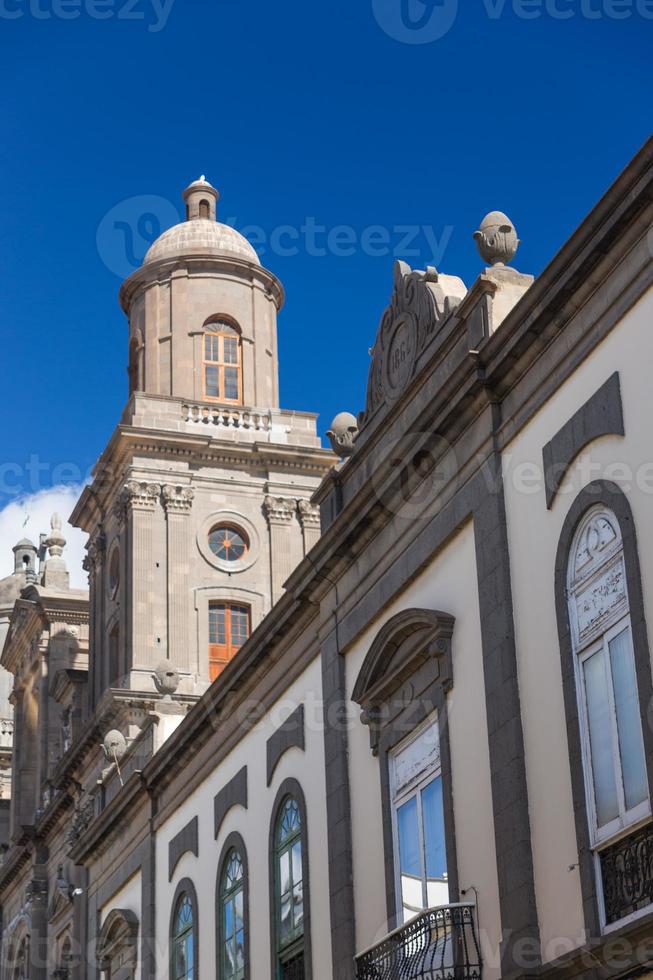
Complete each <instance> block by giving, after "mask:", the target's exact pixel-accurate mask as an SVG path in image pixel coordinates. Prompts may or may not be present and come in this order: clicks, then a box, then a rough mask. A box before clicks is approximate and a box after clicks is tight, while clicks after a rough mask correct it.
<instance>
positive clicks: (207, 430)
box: [72, 177, 334, 707]
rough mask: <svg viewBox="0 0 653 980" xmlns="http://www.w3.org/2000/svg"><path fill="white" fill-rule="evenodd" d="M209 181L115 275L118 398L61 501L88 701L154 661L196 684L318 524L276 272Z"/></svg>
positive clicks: (307, 436) (214, 671) (216, 668)
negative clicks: (280, 322) (70, 500)
mask: <svg viewBox="0 0 653 980" xmlns="http://www.w3.org/2000/svg"><path fill="white" fill-rule="evenodd" d="M218 198H219V194H218V191H217V190H216V189H215V188H213V187H212V186H211V185H210V184H209V183H208V182H207V181H206V180H205V179H204V178H203V177H202V178H200V180H198V181H195V182H194V183H192V184H191V185H190V186H189V187H188V188H187V189H186V190H185V191H184V201H185V204H186V220H185V221H184V222H182V223H181V224H179V225H176V226H175V227H173V228H170V229H169V230H168V231H166V232H164V234H162V235H161V236H160V237H159V238H158V239H157V240H156V241H155V242H154V244H153V245H152V246H151V248H150V249H149V251H148V253H147V254H146V256H145V259H144V261H143V265H142V267H141V268H140V269H138V270H137V271H136V272H134V273H133V274H132V275H131V276H130V277H129V278H128V279H127V280H126V281H125V282H124V284H123V286H122V288H121V291H120V302H121V306H122V309H123V310H124V312H125V314H126V316H127V318H128V321H129V384H130V397H129V401H128V403H127V406H126V408H125V411H124V413H123V416H122V419H121V421H120V424H119V425H118V428H117V429H116V431H115V432H114V434H113V436H112V438H111V440H110V442H109V445H108V446H107V448H106V450H105V451H104V453H103V454H102V456H101V458H100V460H99V462H98V464H97V466H96V469H95V471H94V480H93V483H92V484H91V485H90V486H88V487H87V488H86V489H85V491H84V493H83V495H82V497H81V499H80V501H79V503H78V505H77V507H76V509H75V512H74V514H73V518H72V520H73V522H74V523H75V524H77V525H78V526H80V527H82V528H83V529H84V530H85V531H87V532H88V533H89V535H90V538H89V544H88V561H87V564H88V569H89V573H90V603H91V629H92V643H91V647H92V650H93V651H94V653H93V657H92V663H91V668H90V669H91V677H90V680H89V696H90V701H91V707H93V706H95V705H97V704H98V703H99V701H100V699H101V698H102V697H103V695H104V694H105V693H106V692H107V691H109V690H111V689H114V690H115V689H128V690H130V691H132V692H146V693H147V692H152V691H154V683H155V681H154V679H153V676H152V675H153V671H154V670H155V668H157V667H158V666H159V665H160V664H161V663H162V662H166V663H168V664H169V666H170V667H171V668H173V669H174V670H176V671H177V672H178V673H179V675H180V679H181V680H180V685H179V690H178V693H179V695H181V696H183V695H188V696H191V697H192V696H193V695H197V694H200V693H201V692H202V691H203V690H204V689H205V688H206V687H207V685H208V684H209V683H210V681H211V680H213V679H214V678H215V677H217V675H218V674H219V673H220V672H221V670H222V669H224V666H225V665H226V663H227V662H228V661H229V659H230V658H231V657H232V656H233V654H234V652H235V651H236V650H237V649H238V648H239V647H240V646H241V645H242V643H243V642H244V640H245V639H246V637H247V635H248V633H249V632H250V631H251V629H252V628H253V627H255V626H256V625H257V624H258V623H259V622H260V621H261V620H262V618H263V617H264V615H265V614H266V613H267V611H268V610H269V609H270V607H271V605H272V603H273V602H274V601H275V600H276V599H278V598H279V596H280V595H281V594H282V591H283V583H284V581H285V579H286V578H287V577H288V575H289V574H290V572H291V571H292V569H293V567H294V566H295V565H296V564H297V563H298V562H299V561H300V560H301V558H302V557H303V555H304V554H305V553H306V551H307V550H308V549H309V548H310V547H311V545H312V544H313V543H314V542H315V541H316V539H317V537H318V535H319V533H320V528H319V516H318V512H317V510H316V508H314V507H313V506H312V505H311V503H310V497H311V494H312V492H313V490H314V489H315V488H316V487H317V485H318V484H319V482H320V480H321V479H322V477H323V476H324V474H325V473H326V472H327V471H328V469H329V468H330V466H331V465H332V463H333V461H334V457H333V456H332V454H331V453H330V452H328V451H326V450H324V449H322V448H321V445H320V441H319V439H318V437H317V433H316V416H315V415H312V414H308V413H305V412H293V411H285V410H282V409H280V408H279V384H278V356H277V313H278V311H279V310H280V309H281V306H282V303H283V298H284V294H283V288H282V286H281V283H280V282H279V281H278V279H276V278H275V276H274V275H273V274H272V273H271V272H268V271H267V270H266V269H264V268H263V267H262V266H261V264H260V262H259V259H258V256H257V255H256V252H255V251H254V249H253V248H252V246H251V245H250V244H249V242H247V240H246V239H245V238H243V237H242V236H241V235H240V234H238V232H236V231H235V230H234V229H232V228H230V227H228V226H226V225H222V224H220V223H218V222H217V220H216V205H217V201H218Z"/></svg>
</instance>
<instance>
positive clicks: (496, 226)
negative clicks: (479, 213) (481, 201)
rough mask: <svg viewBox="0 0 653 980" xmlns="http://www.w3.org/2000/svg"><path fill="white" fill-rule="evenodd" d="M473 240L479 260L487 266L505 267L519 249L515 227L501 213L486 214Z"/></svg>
mask: <svg viewBox="0 0 653 980" xmlns="http://www.w3.org/2000/svg"><path fill="white" fill-rule="evenodd" d="M474 239H475V241H476V247H477V248H478V250H479V253H480V255H481V258H482V259H483V261H484V262H487V263H488V264H489V265H506V264H507V263H508V262H510V261H512V259H514V257H515V253H516V252H517V249H518V248H519V239H518V238H517V232H516V230H515V226H514V225H513V223H512V221H511V220H510V218H509V217H508V216H507V215H505V214H504V213H503V211H491V212H490V213H489V214H487V215H486V216H485V217H484V218H483V220H482V222H481V226H480V228H479V229H478V231H475V232H474Z"/></svg>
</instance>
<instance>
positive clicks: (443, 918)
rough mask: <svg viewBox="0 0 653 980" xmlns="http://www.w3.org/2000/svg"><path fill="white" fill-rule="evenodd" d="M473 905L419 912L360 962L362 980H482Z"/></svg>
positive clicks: (358, 962) (359, 957) (357, 970)
mask: <svg viewBox="0 0 653 980" xmlns="http://www.w3.org/2000/svg"><path fill="white" fill-rule="evenodd" d="M475 916H476V909H475V906H474V905H465V904H461V905H444V906H441V907H440V908H434V909H427V910H426V911H424V912H420V913H419V915H417V916H415V918H414V919H411V920H410V921H409V922H406V923H405V925H403V926H400V927H399V928H398V929H395V930H394V932H391V933H390V935H389V936H386V938H385V939H383V940H382V941H381V942H380V943H378V944H377V945H376V946H372V947H370V949H367V950H365V952H364V953H361V954H360V955H359V956H357V957H356V976H357V978H358V980H481V951H480V947H479V943H478V936H477V932H476V919H475Z"/></svg>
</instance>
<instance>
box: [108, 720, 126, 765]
mask: <svg viewBox="0 0 653 980" xmlns="http://www.w3.org/2000/svg"><path fill="white" fill-rule="evenodd" d="M102 748H103V749H104V754H105V756H106V757H107V759H108V760H109V762H119V761H120V760H121V759H122V757H123V756H124V754H125V752H126V751H127V739H126V738H125V736H124V735H123V733H122V732H120V731H118V729H117V728H113V729H112V730H111V731H110V732H107V734H106V735H105V736H104V741H103V742H102Z"/></svg>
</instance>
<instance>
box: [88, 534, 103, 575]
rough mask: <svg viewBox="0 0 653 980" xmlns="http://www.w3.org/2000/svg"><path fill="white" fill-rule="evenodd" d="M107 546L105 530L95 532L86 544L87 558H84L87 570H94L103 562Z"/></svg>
mask: <svg viewBox="0 0 653 980" xmlns="http://www.w3.org/2000/svg"><path fill="white" fill-rule="evenodd" d="M106 548H107V539H106V536H105V534H104V532H103V531H99V532H98V533H97V534H95V535H94V536H93V537H92V538H91V540H90V541H89V543H88V545H87V546H86V558H85V559H84V569H85V571H87V572H94V571H95V569H96V568H97V567H98V566H99V565H101V564H102V561H103V560H104V555H105V552H106Z"/></svg>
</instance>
